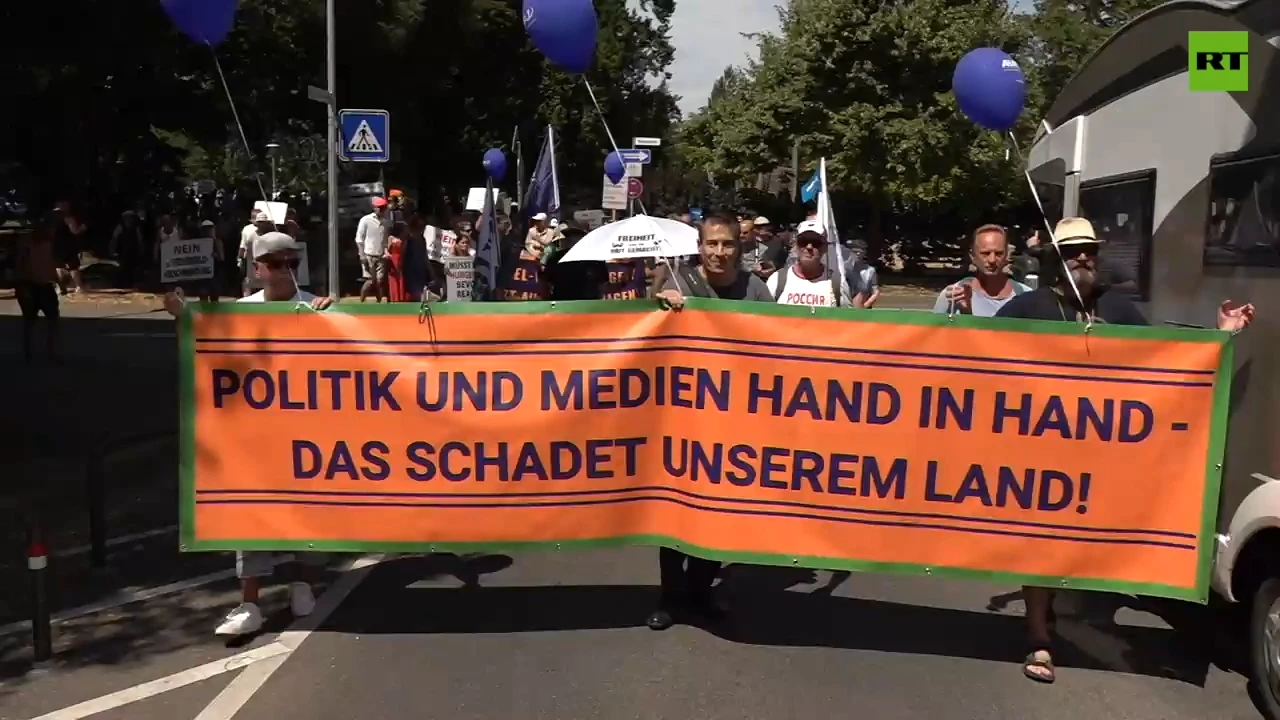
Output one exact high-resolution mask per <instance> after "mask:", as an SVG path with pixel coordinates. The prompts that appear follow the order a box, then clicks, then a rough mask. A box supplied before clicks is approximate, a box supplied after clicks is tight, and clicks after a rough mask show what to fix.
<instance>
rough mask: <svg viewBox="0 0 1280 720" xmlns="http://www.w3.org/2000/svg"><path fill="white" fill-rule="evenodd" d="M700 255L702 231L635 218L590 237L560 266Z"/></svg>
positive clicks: (604, 227)
mask: <svg viewBox="0 0 1280 720" xmlns="http://www.w3.org/2000/svg"><path fill="white" fill-rule="evenodd" d="M697 254H698V231H697V230H695V229H694V228H693V227H692V226H690V225H685V224H684V223H682V222H678V221H676V220H668V219H666V218H655V217H649V216H648V215H635V216H633V217H629V218H627V219H626V220H619V221H618V222H612V223H609V224H608V225H601V226H600V227H598V228H596V229H595V230H592V231H591V232H589V233H587V234H586V236H585V237H583V238H582V239H581V240H579V241H578V242H577V243H575V244H574V246H573V247H572V248H570V249H569V252H567V253H565V255H564V257H563V258H561V259H560V262H608V261H610V260H626V259H629V258H650V257H652V258H657V257H677V256H680V255H697Z"/></svg>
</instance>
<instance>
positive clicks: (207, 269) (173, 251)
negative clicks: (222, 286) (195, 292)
mask: <svg viewBox="0 0 1280 720" xmlns="http://www.w3.org/2000/svg"><path fill="white" fill-rule="evenodd" d="M214 264H215V263H214V258H213V238H193V239H191V240H165V241H163V242H161V243H160V282H162V283H166V284H168V283H183V282H192V281H195V280H208V279H209V278H211V277H213V266H214Z"/></svg>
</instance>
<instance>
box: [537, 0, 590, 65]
mask: <svg viewBox="0 0 1280 720" xmlns="http://www.w3.org/2000/svg"><path fill="white" fill-rule="evenodd" d="M524 29H525V32H528V33H529V37H530V38H531V39H532V40H533V44H534V45H536V46H537V47H538V49H539V50H541V51H542V54H543V55H545V56H546V57H547V59H548V60H550V61H551V62H552V63H554V64H555V65H558V66H559V67H560V68H561V69H562V70H565V71H566V72H571V73H574V74H581V73H584V72H586V71H587V68H589V67H591V61H592V60H594V59H595V56H596V31H597V27H596V8H595V5H593V4H592V1H591V0H524Z"/></svg>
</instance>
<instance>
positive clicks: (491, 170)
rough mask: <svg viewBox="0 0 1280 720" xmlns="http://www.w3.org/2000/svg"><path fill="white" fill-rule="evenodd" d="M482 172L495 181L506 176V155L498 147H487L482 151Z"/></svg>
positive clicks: (497, 181) (500, 180) (498, 181)
mask: <svg viewBox="0 0 1280 720" xmlns="http://www.w3.org/2000/svg"><path fill="white" fill-rule="evenodd" d="M484 172H485V174H486V175H488V176H489V178H490V179H492V180H493V181H494V182H496V183H500V182H502V178H504V177H506V176H507V156H506V155H504V154H503V153H502V151H501V150H499V149H498V148H489V149H488V150H486V151H485V153H484Z"/></svg>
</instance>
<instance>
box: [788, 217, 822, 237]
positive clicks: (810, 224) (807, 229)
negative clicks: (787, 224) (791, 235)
mask: <svg viewBox="0 0 1280 720" xmlns="http://www.w3.org/2000/svg"><path fill="white" fill-rule="evenodd" d="M805 233H817V234H819V235H822V236H823V237H826V234H827V229H826V228H825V227H823V225H822V223H820V222H818V221H817V220H805V221H804V222H802V223H800V224H799V225H797V226H796V236H797V237H798V236H800V235H803V234H805Z"/></svg>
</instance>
